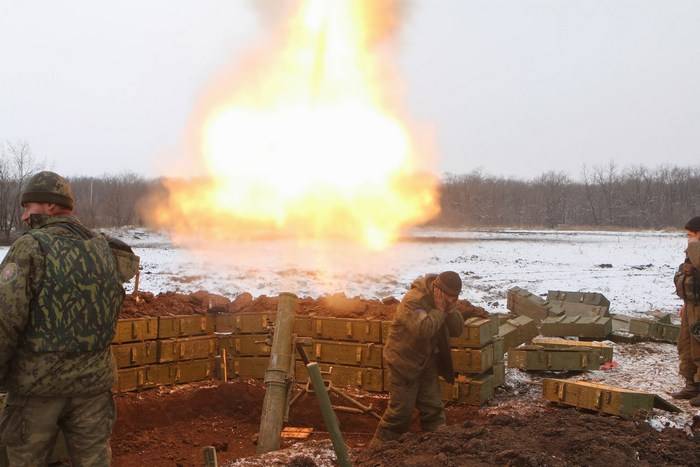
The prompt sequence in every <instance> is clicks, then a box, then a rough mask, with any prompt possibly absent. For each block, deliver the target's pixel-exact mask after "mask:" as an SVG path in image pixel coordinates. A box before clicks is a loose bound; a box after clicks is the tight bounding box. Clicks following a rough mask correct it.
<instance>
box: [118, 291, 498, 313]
mask: <svg viewBox="0 0 700 467" xmlns="http://www.w3.org/2000/svg"><path fill="white" fill-rule="evenodd" d="M277 302H278V297H268V296H267V295H261V296H259V297H257V298H255V299H254V298H253V296H252V295H251V294H249V293H247V292H244V293H242V294H240V295H238V296H237V297H236V298H235V299H234V300H233V301H230V300H229V299H228V298H226V297H224V296H221V295H216V294H212V293H209V292H206V291H203V290H200V291H198V292H194V293H192V294H181V293H175V292H166V293H162V294H159V295H153V294H152V293H149V292H140V293H139V294H138V296H137V297H134V296H133V295H127V296H126V298H125V299H124V304H123V305H122V309H121V313H120V317H121V318H138V317H142V316H167V315H191V314H196V313H200V314H203V313H224V312H228V313H249V312H268V313H269V312H274V311H275V310H276V309H277ZM398 303H399V301H398V300H397V299H396V298H394V297H387V298H385V299H383V300H367V299H363V298H359V297H354V298H348V297H346V296H345V294H342V293H338V294H333V295H327V296H322V297H320V298H318V299H314V298H310V297H304V298H300V299H299V309H298V311H297V313H298V314H300V315H316V316H334V317H338V318H368V319H381V320H391V319H393V317H394V314H395V313H396V307H397V305H398ZM457 307H458V309H459V310H460V311H461V312H462V314H463V315H464V316H465V317H471V316H488V313H487V312H486V311H485V310H484V309H483V308H480V307H476V306H474V305H472V304H471V303H469V301H467V300H460V301H459V302H458V303H457Z"/></svg>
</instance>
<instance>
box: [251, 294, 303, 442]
mask: <svg viewBox="0 0 700 467" xmlns="http://www.w3.org/2000/svg"><path fill="white" fill-rule="evenodd" d="M296 306H297V297H296V295H294V294H291V293H282V294H280V296H279V301H278V303H277V320H276V321H275V333H274V335H273V337H272V347H271V350H270V362H269V364H268V367H267V371H266V372H265V400H264V401H263V408H262V415H261V416H260V432H259V434H258V447H257V452H258V454H263V453H266V452H270V451H275V450H277V449H279V448H280V440H281V435H280V434H281V432H282V423H283V421H284V414H285V410H286V406H287V396H288V384H289V378H288V372H289V368H290V362H291V361H292V358H293V357H294V349H293V348H292V340H293V339H292V332H293V331H294V310H295V308H296Z"/></svg>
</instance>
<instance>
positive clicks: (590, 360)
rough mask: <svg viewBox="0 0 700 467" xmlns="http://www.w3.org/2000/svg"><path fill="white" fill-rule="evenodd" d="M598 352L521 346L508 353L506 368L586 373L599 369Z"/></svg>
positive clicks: (599, 358) (599, 357)
mask: <svg viewBox="0 0 700 467" xmlns="http://www.w3.org/2000/svg"><path fill="white" fill-rule="evenodd" d="M600 360H601V356H600V352H598V351H596V350H593V349H574V348H568V349H566V348H565V349H545V348H544V347H541V346H538V345H523V346H520V347H518V348H516V349H510V350H509V351H508V368H519V369H521V370H527V371H586V370H597V369H599V368H600V364H601V362H600Z"/></svg>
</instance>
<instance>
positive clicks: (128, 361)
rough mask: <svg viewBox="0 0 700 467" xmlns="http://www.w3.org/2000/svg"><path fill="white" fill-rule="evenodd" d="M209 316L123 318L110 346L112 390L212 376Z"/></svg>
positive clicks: (213, 350)
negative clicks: (113, 373) (115, 370)
mask: <svg viewBox="0 0 700 467" xmlns="http://www.w3.org/2000/svg"><path fill="white" fill-rule="evenodd" d="M213 332H214V320H213V318H212V317H211V316H203V315H187V316H161V317H157V318H135V319H123V320H119V322H118V323H117V330H116V335H115V337H114V341H113V344H112V350H113V353H114V356H115V360H116V364H117V368H118V379H117V382H116V384H115V389H116V390H118V391H133V390H137V389H146V388H151V387H155V386H162V385H170V384H180V383H189V382H194V381H201V380H205V379H209V378H211V377H212V376H213V371H214V357H215V356H216V354H217V346H216V340H215V337H214V335H213Z"/></svg>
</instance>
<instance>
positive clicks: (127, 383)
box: [115, 364, 174, 392]
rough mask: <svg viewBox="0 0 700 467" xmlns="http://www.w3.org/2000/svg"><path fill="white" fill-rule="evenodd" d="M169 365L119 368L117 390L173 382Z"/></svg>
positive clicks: (136, 388) (151, 386) (150, 386)
mask: <svg viewBox="0 0 700 467" xmlns="http://www.w3.org/2000/svg"><path fill="white" fill-rule="evenodd" d="M173 383H174V380H173V379H172V378H171V376H170V367H169V365H167V364H166V365H148V366H140V367H136V368H127V369H124V370H119V371H118V374H117V382H116V384H115V386H116V390H117V391H119V392H125V391H136V390H140V389H150V388H153V387H156V386H161V385H169V384H173Z"/></svg>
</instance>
